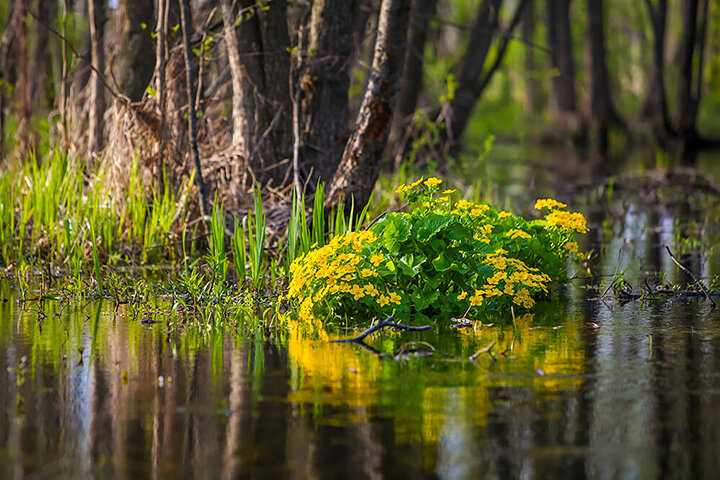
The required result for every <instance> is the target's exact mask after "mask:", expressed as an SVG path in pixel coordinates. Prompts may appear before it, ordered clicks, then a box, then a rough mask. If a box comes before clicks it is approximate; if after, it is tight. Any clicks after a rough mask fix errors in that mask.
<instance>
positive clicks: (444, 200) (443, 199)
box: [437, 197, 450, 202]
mask: <svg viewBox="0 0 720 480" xmlns="http://www.w3.org/2000/svg"><path fill="white" fill-rule="evenodd" d="M448 200H450V198H449V197H440V198H438V199H437V201H438V202H447V201H448Z"/></svg>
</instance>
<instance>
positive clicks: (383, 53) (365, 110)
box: [327, 0, 411, 209]
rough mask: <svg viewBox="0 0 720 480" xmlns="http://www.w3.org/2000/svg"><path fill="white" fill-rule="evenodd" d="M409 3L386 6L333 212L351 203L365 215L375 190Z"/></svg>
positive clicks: (388, 0)
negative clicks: (346, 200) (346, 202)
mask: <svg viewBox="0 0 720 480" xmlns="http://www.w3.org/2000/svg"><path fill="white" fill-rule="evenodd" d="M410 3H411V0H383V2H382V5H381V7H380V19H379V22H378V33H377V41H376V42H375V54H374V56H373V63H372V71H371V75H370V81H369V82H368V86H367V89H366V90H365V98H364V99H363V103H362V106H361V107H360V112H358V117H357V120H356V124H355V129H354V130H353V133H352V135H351V136H350V139H349V140H348V143H347V145H346V147H345V151H344V152H343V157H342V160H341V162H340V165H339V166H338V169H337V171H336V172H335V175H334V176H333V179H332V181H331V183H330V188H329V189H328V196H327V203H328V205H329V206H335V205H337V204H338V202H340V201H341V199H343V198H346V199H349V198H351V197H352V198H354V200H355V206H356V208H357V209H360V208H362V207H363V206H364V205H365V204H366V203H367V202H368V200H369V198H370V194H371V193H372V190H373V188H374V186H375V181H376V180H377V177H378V175H379V173H380V157H381V155H382V152H383V150H384V148H385V145H386V143H387V134H388V130H389V128H390V122H391V121H392V115H393V109H394V107H395V98H396V95H397V92H398V83H399V80H400V74H401V73H402V65H403V59H404V55H405V42H406V41H407V28H408V24H409V20H410Z"/></svg>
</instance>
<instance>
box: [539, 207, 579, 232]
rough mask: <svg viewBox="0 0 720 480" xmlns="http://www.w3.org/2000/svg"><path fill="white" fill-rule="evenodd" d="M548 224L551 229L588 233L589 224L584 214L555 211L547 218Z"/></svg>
mask: <svg viewBox="0 0 720 480" xmlns="http://www.w3.org/2000/svg"><path fill="white" fill-rule="evenodd" d="M545 220H547V224H548V226H550V227H558V228H562V229H563V230H575V231H576V232H577V233H587V232H588V228H587V223H586V221H585V217H584V216H583V214H582V213H576V212H573V213H571V212H563V211H560V210H554V211H552V212H550V213H549V214H548V215H547V216H546V217H545Z"/></svg>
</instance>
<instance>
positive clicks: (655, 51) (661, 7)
mask: <svg viewBox="0 0 720 480" xmlns="http://www.w3.org/2000/svg"><path fill="white" fill-rule="evenodd" d="M645 5H646V7H647V10H648V14H649V16H650V23H651V25H652V30H653V42H652V59H653V61H652V67H651V70H650V82H649V85H648V95H647V98H646V99H645V104H644V105H643V108H642V113H641V116H642V118H643V119H645V120H648V121H649V122H650V123H651V125H652V128H653V132H654V134H655V137H656V138H657V140H658V143H659V144H660V146H661V147H663V148H666V149H667V148H668V147H669V143H670V141H671V139H672V137H673V136H674V131H673V128H672V126H671V125H670V116H669V114H668V108H667V97H666V95H665V57H664V54H665V31H666V23H667V22H666V20H667V0H658V2H657V6H653V4H652V1H651V0H645Z"/></svg>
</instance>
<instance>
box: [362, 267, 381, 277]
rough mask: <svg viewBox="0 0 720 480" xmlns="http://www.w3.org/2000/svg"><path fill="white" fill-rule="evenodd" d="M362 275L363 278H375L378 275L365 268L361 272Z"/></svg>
mask: <svg viewBox="0 0 720 480" xmlns="http://www.w3.org/2000/svg"><path fill="white" fill-rule="evenodd" d="M360 275H362V276H363V277H373V276H375V275H377V274H376V273H375V272H373V271H372V270H370V269H369V268H363V269H362V270H361V271H360Z"/></svg>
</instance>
